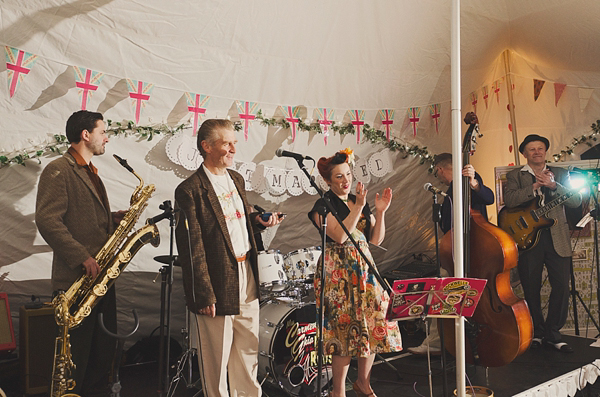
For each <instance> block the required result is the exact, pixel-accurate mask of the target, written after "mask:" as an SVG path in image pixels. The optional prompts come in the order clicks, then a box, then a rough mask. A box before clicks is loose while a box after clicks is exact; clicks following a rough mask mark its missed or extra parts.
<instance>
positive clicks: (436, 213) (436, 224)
mask: <svg viewBox="0 0 600 397" xmlns="http://www.w3.org/2000/svg"><path fill="white" fill-rule="evenodd" d="M431 215H432V220H433V233H434V236H435V258H436V264H437V269H438V271H437V272H438V273H437V276H438V278H439V277H442V264H441V263H440V240H439V228H440V223H441V222H442V206H441V205H440V204H438V199H437V194H436V193H433V211H432V214H431ZM433 321H438V320H436V319H433ZM425 326H427V325H425ZM437 329H438V334H439V336H440V350H441V353H442V369H443V370H442V378H443V382H442V393H443V394H442V395H443V396H447V395H448V374H447V371H446V346H445V342H444V327H439V326H438V327H437Z"/></svg>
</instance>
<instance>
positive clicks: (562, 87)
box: [554, 83, 567, 106]
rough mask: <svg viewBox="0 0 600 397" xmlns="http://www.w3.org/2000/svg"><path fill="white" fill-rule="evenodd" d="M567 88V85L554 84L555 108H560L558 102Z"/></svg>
mask: <svg viewBox="0 0 600 397" xmlns="http://www.w3.org/2000/svg"><path fill="white" fill-rule="evenodd" d="M565 88H567V85H566V84H563V83H554V106H558V101H559V99H560V97H561V96H562V94H563V92H564V91H565Z"/></svg>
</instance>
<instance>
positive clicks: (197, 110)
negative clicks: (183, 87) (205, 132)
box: [185, 92, 210, 136]
mask: <svg viewBox="0 0 600 397" xmlns="http://www.w3.org/2000/svg"><path fill="white" fill-rule="evenodd" d="M185 100H186V102H187V106H188V112H190V113H193V114H194V133H193V134H192V136H196V134H197V133H198V122H199V121H200V119H202V115H204V113H206V105H208V102H209V101H210V96H208V95H200V94H195V93H193V92H186V93H185Z"/></svg>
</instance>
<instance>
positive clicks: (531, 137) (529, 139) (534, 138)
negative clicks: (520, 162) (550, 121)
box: [519, 134, 550, 154]
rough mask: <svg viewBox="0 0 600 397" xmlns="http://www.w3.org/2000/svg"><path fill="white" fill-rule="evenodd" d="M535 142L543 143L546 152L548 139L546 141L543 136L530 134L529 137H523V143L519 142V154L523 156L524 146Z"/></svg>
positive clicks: (548, 146)
mask: <svg viewBox="0 0 600 397" xmlns="http://www.w3.org/2000/svg"><path fill="white" fill-rule="evenodd" d="M535 141H540V142H544V145H546V150H548V149H549V148H550V141H549V140H548V139H546V138H544V137H543V136H540V135H538V134H531V135H527V136H526V137H525V139H523V142H521V144H520V145H519V152H521V154H523V152H524V151H525V146H526V145H527V144H528V143H529V142H535Z"/></svg>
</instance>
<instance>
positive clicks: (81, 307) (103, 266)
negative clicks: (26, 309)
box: [50, 155, 160, 397]
mask: <svg viewBox="0 0 600 397" xmlns="http://www.w3.org/2000/svg"><path fill="white" fill-rule="evenodd" d="M113 156H114V157H115V159H116V160H117V161H118V162H119V163H120V164H121V165H122V166H123V167H125V168H126V169H127V170H129V172H131V173H133V174H134V175H135V176H136V177H137V178H138V180H139V181H140V183H139V185H138V186H137V187H136V189H135V190H134V192H133V194H132V195H131V199H130V207H129V209H128V210H127V213H126V214H125V216H124V217H123V219H122V220H121V222H120V223H119V226H118V227H117V230H115V232H114V233H113V234H112V235H111V236H110V237H109V239H108V241H107V242H106V243H105V244H104V246H103V247H102V248H101V249H100V251H99V252H98V253H97V254H96V256H95V257H94V259H96V262H98V265H99V266H100V271H99V272H98V274H97V276H96V277H95V278H92V277H91V276H87V275H85V274H84V275H82V276H81V277H79V279H77V281H75V282H74V283H73V284H72V285H71V287H70V288H69V289H68V290H67V291H66V292H65V291H59V293H58V295H56V297H55V298H54V299H53V300H52V305H53V307H54V317H55V320H56V324H57V325H58V329H59V332H58V336H57V337H56V341H55V345H54V366H53V369H52V386H51V392H50V396H51V397H79V396H78V395H77V394H73V393H67V392H68V391H69V390H73V388H74V387H75V381H74V380H73V379H72V378H70V375H71V372H72V371H73V370H74V369H75V364H74V363H73V360H72V359H71V344H70V342H69V330H70V329H73V328H75V327H77V326H79V325H80V324H81V322H82V321H83V320H84V319H85V318H86V317H87V316H89V315H90V313H91V312H92V309H93V308H94V307H95V306H96V303H98V301H99V300H100V299H101V298H102V297H103V296H104V295H105V294H106V292H108V289H109V288H110V287H111V286H112V284H113V283H114V281H115V279H116V278H117V277H119V275H120V274H121V273H122V271H123V270H124V269H125V267H126V266H127V265H128V264H129V262H130V261H131V260H132V259H133V257H134V255H135V254H136V253H137V252H138V251H139V250H140V248H142V247H143V246H144V245H145V244H147V243H151V244H152V245H153V246H155V247H157V246H158V244H159V242H160V236H159V234H158V228H157V227H156V225H154V224H150V223H148V222H147V223H146V224H145V225H144V226H143V227H142V228H141V229H139V230H136V231H134V232H132V233H130V232H131V231H132V229H133V228H134V226H135V224H136V222H137V221H138V219H139V217H140V216H141V214H142V212H143V211H144V209H145V208H146V207H147V206H148V200H149V199H150V197H152V193H154V190H155V188H154V185H147V186H144V181H143V180H142V178H141V177H140V176H139V175H138V174H137V173H136V172H135V171H134V170H133V169H132V168H131V167H130V166H129V165H128V164H127V160H124V159H121V158H120V157H119V156H117V155H113Z"/></svg>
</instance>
